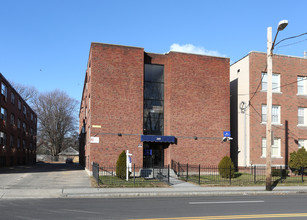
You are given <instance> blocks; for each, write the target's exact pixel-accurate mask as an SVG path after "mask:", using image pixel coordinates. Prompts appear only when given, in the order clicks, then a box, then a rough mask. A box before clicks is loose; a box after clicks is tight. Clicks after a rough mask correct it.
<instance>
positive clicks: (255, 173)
mask: <svg viewBox="0 0 307 220" xmlns="http://www.w3.org/2000/svg"><path fill="white" fill-rule="evenodd" d="M256 169H257V168H256V165H254V184H256V182H257V171H256Z"/></svg>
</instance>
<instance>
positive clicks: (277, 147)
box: [262, 138, 280, 157]
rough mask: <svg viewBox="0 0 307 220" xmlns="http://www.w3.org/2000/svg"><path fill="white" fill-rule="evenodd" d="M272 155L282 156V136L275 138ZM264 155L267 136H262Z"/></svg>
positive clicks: (264, 155) (263, 153)
mask: <svg viewBox="0 0 307 220" xmlns="http://www.w3.org/2000/svg"><path fill="white" fill-rule="evenodd" d="M271 155H272V157H280V138H274V144H273V145H272V148H271ZM262 157H266V138H262Z"/></svg>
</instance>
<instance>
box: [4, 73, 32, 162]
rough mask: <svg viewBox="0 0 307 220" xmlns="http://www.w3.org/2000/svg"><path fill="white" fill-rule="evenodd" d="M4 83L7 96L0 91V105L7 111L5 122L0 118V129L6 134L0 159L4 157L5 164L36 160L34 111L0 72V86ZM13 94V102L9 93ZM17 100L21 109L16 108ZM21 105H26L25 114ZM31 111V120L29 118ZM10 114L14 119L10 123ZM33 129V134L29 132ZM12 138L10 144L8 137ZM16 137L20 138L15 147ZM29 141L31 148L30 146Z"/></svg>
mask: <svg viewBox="0 0 307 220" xmlns="http://www.w3.org/2000/svg"><path fill="white" fill-rule="evenodd" d="M1 83H4V84H5V85H6V86H7V98H6V99H5V97H4V95H2V94H1V93H0V105H1V107H3V108H4V109H6V111H7V120H6V121H5V123H3V121H2V120H1V122H0V131H2V132H4V133H5V134H6V145H5V146H2V145H1V146H0V157H2V159H1V160H3V158H4V157H5V166H13V165H21V164H32V163H35V161H36V133H37V116H36V114H35V112H33V110H32V109H31V108H30V107H29V106H28V104H27V103H26V102H25V101H24V100H23V99H22V98H21V96H20V95H19V94H18V93H17V92H16V91H15V89H14V88H13V87H12V86H11V85H10V83H9V82H8V81H7V80H6V79H5V78H4V76H2V74H0V86H1ZM12 93H13V94H14V96H15V102H14V104H13V103H12V102H11V94H12ZM18 100H20V102H21V110H19V109H18ZM23 106H26V109H27V114H26V115H24V114H23ZM31 113H32V114H33V120H31ZM11 114H14V116H15V120H14V123H13V125H12V124H11V120H10V119H11ZM18 119H20V122H21V128H17V120H18ZM23 122H25V123H26V131H24V130H23V127H22V123H23ZM30 128H32V129H33V132H34V135H33V134H31V129H30ZM11 137H12V138H13V140H14V144H13V146H10V138H11ZM17 138H19V139H20V142H21V143H20V144H21V146H20V147H19V148H18V147H17ZM23 140H25V143H26V147H25V148H24V147H23V146H22V141H23ZM30 143H31V144H32V148H30ZM0 166H1V165H0Z"/></svg>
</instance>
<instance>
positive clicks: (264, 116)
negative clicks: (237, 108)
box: [261, 105, 280, 124]
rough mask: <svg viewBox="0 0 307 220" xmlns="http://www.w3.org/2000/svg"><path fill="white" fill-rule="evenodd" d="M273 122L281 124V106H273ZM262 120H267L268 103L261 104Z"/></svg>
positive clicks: (263, 121)
mask: <svg viewBox="0 0 307 220" xmlns="http://www.w3.org/2000/svg"><path fill="white" fill-rule="evenodd" d="M271 120H272V124H280V106H278V105H273V106H272V119H271ZM261 121H262V123H265V122H266V121H267V108H266V105H262V106H261Z"/></svg>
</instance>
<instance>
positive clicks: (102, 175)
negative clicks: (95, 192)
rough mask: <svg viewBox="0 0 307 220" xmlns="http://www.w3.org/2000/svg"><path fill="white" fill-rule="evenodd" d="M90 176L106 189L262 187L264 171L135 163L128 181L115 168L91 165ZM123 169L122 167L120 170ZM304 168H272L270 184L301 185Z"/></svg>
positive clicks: (177, 164) (304, 177)
mask: <svg viewBox="0 0 307 220" xmlns="http://www.w3.org/2000/svg"><path fill="white" fill-rule="evenodd" d="M92 170H93V177H94V178H95V180H96V181H97V184H98V185H101V186H106V187H123V186H126V187H140V186H141V187H157V186H165V184H168V185H174V184H178V183H182V181H186V182H191V183H194V184H198V185H237V186H240V185H244V186H248V185H265V181H266V168H265V167H264V166H251V167H247V168H233V167H225V168H220V169H219V168H218V167H216V166H201V165H190V164H181V163H178V162H175V161H172V163H171V165H170V166H169V165H168V166H167V167H160V168H143V167H137V166H135V164H134V165H133V166H132V167H131V168H130V169H129V176H128V181H127V180H126V176H124V177H121V178H120V177H118V176H117V175H116V167H103V166H99V164H97V163H92ZM124 170H126V167H125V168H124ZM306 177H307V169H305V170H304V168H301V169H300V170H296V171H295V172H294V171H292V170H291V169H289V168H284V167H274V168H273V169H272V184H273V186H274V185H277V184H280V183H285V184H288V183H289V184H298V183H304V181H305V179H306Z"/></svg>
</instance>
